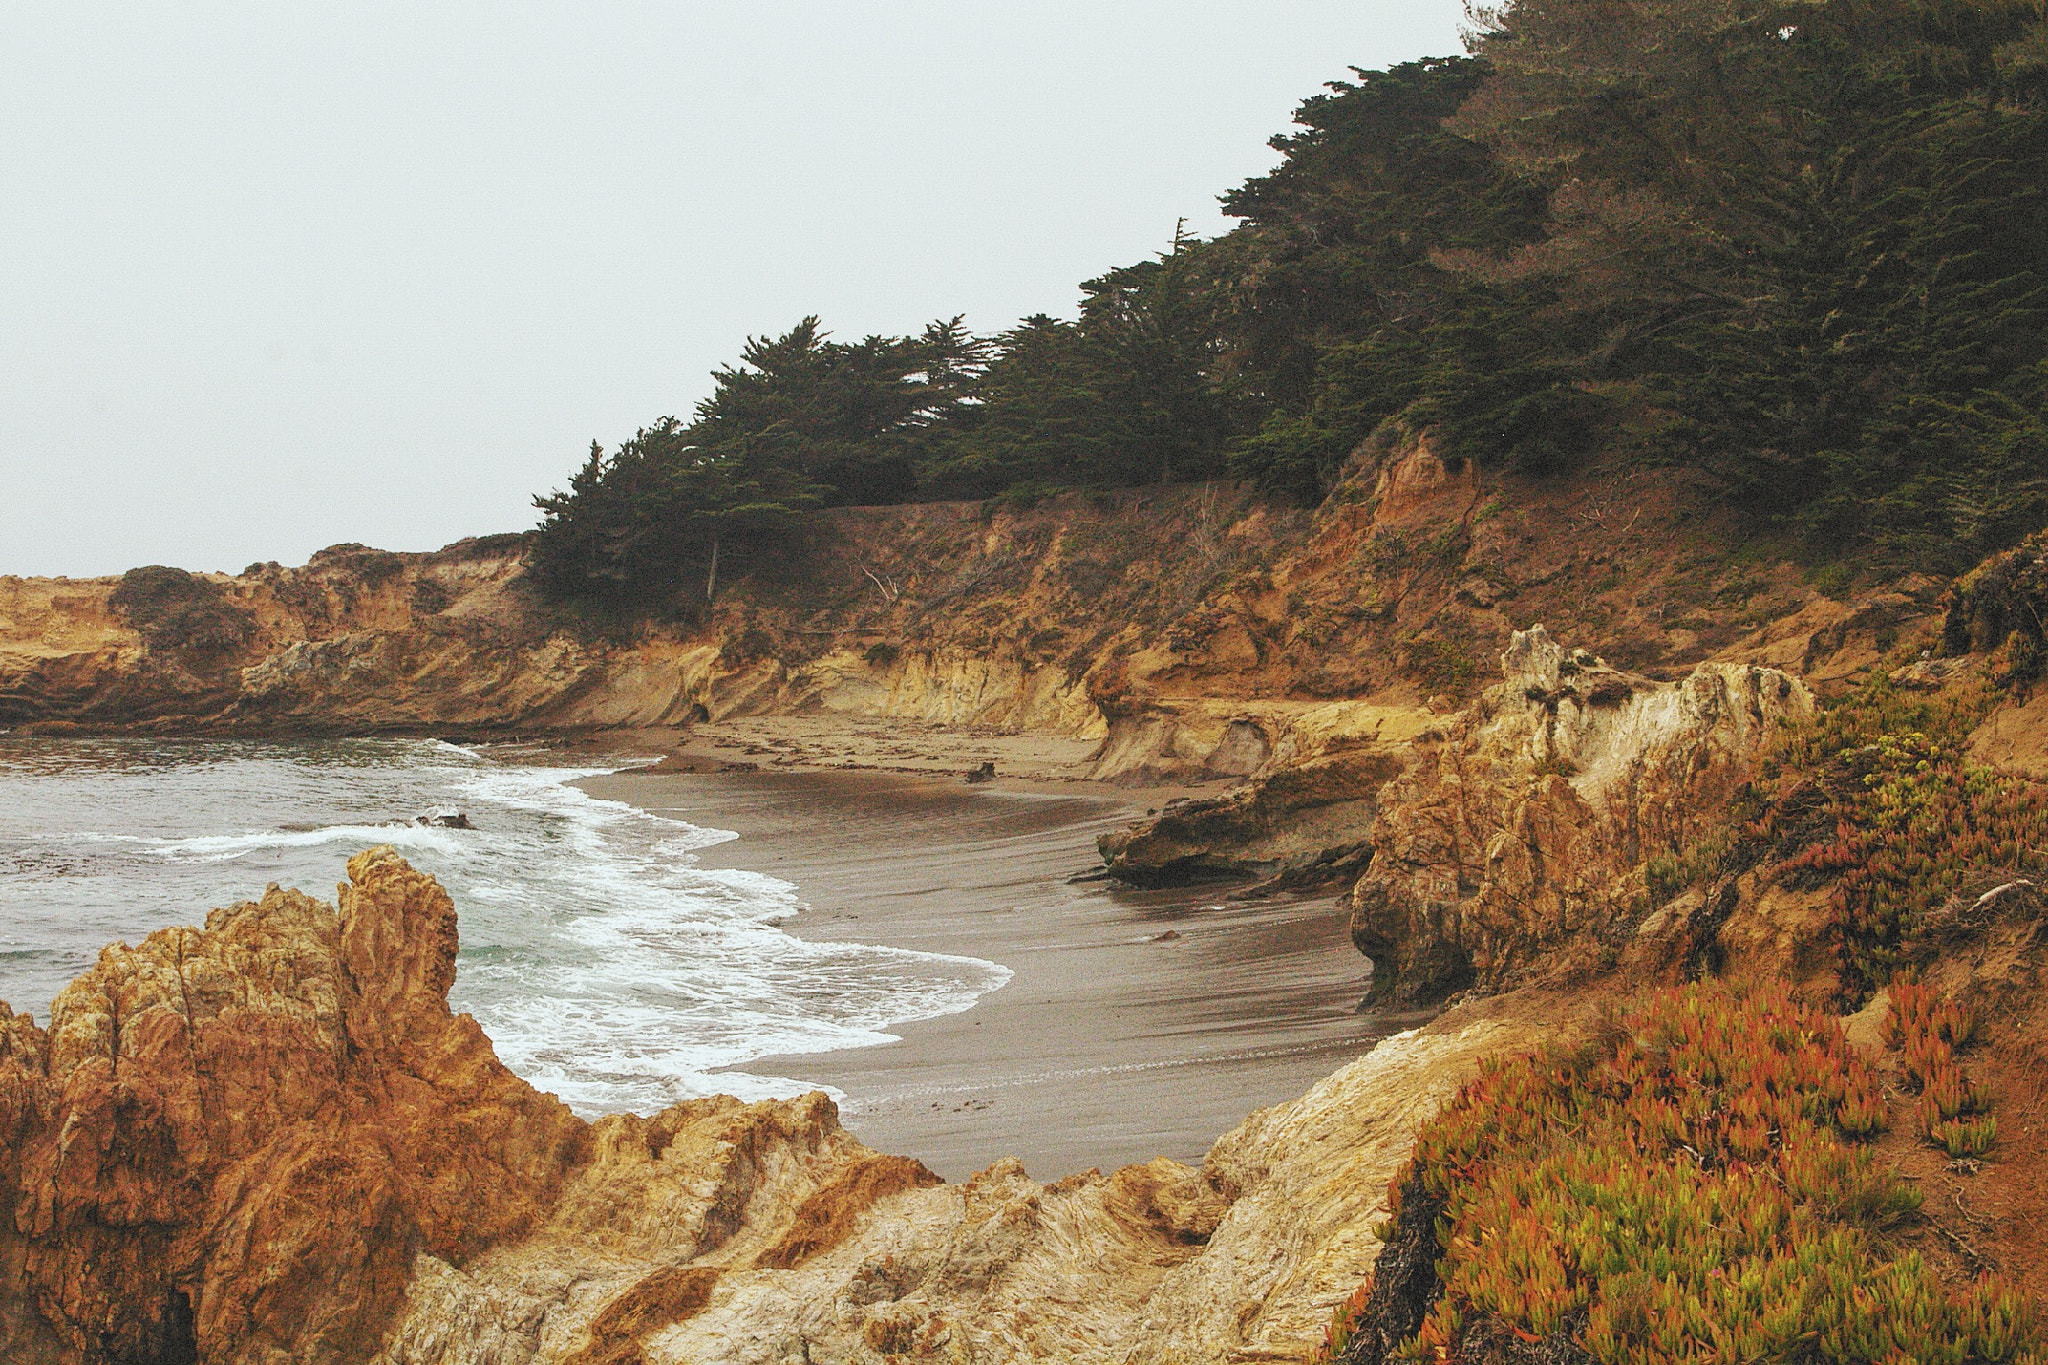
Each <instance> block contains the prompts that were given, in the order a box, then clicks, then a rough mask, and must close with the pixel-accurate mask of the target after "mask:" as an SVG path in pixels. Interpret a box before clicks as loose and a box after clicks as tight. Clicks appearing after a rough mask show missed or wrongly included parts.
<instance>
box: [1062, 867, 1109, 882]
mask: <svg viewBox="0 0 2048 1365" xmlns="http://www.w3.org/2000/svg"><path fill="white" fill-rule="evenodd" d="M1109 878H1110V871H1109V868H1108V866H1107V865H1105V864H1103V863H1097V864H1096V865H1095V866H1093V867H1091V868H1089V869H1088V870H1087V871H1086V872H1076V873H1075V874H1074V875H1073V876H1071V877H1069V878H1067V885H1068V886H1082V885H1084V884H1086V883H1088V882H1106V881H1108V880H1109Z"/></svg>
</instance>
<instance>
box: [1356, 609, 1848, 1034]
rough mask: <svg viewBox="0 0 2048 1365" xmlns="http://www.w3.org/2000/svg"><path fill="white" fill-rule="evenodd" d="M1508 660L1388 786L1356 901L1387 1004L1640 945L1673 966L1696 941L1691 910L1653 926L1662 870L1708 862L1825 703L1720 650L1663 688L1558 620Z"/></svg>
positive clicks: (1586, 972)
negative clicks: (1740, 794) (1734, 812)
mask: <svg viewBox="0 0 2048 1365" xmlns="http://www.w3.org/2000/svg"><path fill="white" fill-rule="evenodd" d="M1501 665H1502V670H1503V672H1504V673H1505V675H1506V676H1505V680H1504V681H1503V682H1501V683H1500V684H1498V685H1496V686H1495V687H1493V688H1490V689H1488V691H1487V692H1486V694H1485V695H1484V697H1482V698H1481V699H1480V701H1479V702H1478V704H1477V705H1475V706H1474V707H1473V708H1472V709H1471V710H1470V711H1467V712H1466V713H1464V714H1462V715H1461V716H1459V717H1458V718H1457V719H1456V720H1455V721H1453V722H1451V723H1449V724H1447V725H1445V726H1444V727H1443V728H1442V730H1441V731H1439V732H1438V733H1437V734H1436V735H1435V736H1433V737H1432V740H1433V742H1429V743H1425V744H1422V745H1419V746H1418V747H1417V750H1416V756H1415V761H1414V763H1413V765H1412V766H1411V768H1410V769H1409V771H1408V772H1406V773H1404V774H1403V775H1402V776H1401V777H1400V778H1398V779H1396V780H1395V781H1394V782H1393V783H1391V784H1390V785H1389V786H1388V788H1387V789H1386V790H1385V791H1383V792H1382V793H1381V795H1380V801H1379V814H1378V816H1377V817H1376V819H1375V822H1374V825H1373V828H1372V833H1371V836H1370V843H1371V865H1370V867H1369V869H1368V870H1367V871H1366V873H1365V875H1364V876H1363V877H1362V878H1361V879H1360V880H1359V882H1358V884H1357V885H1356V887H1354V889H1353V890H1352V892H1351V898H1350V899H1351V907H1352V910H1351V925H1352V937H1353V939H1354V941H1356V942H1357V944H1358V946H1359V949H1360V951H1362V952H1364V953H1365V954H1366V955H1367V956H1369V957H1371V958H1372V959H1373V963H1374V972H1373V997H1374V999H1375V1001H1376V1002H1379V1003H1382V1004H1387V1005H1399V1006H1414V1005H1417V1004H1427V1003H1430V1002H1433V1001H1436V1000H1440V999H1441V998H1443V997H1444V996H1445V995H1447V994H1449V993H1451V992H1453V991H1457V990H1462V989H1466V988H1469V987H1477V988H1480V989H1483V990H1499V989H1502V988H1503V987H1505V986H1507V985H1509V984H1511V983H1525V982H1529V981H1534V980H1546V979H1547V980H1551V981H1562V980H1569V979H1570V978H1571V977H1573V976H1574V975H1576V976H1578V977H1580V978H1586V977H1590V976H1592V975H1595V974H1597V973H1598V972H1600V971H1602V970H1604V969H1607V968H1611V967H1613V966H1615V965H1617V964H1618V963H1620V962H1621V961H1622V960H1623V959H1624V957H1625V956H1626V957H1630V958H1631V960H1632V962H1631V965H1632V966H1633V967H1634V968H1635V969H1636V970H1637V971H1638V972H1641V971H1643V970H1646V969H1652V968H1662V967H1668V966H1669V965H1671V964H1670V963H1669V962H1668V961H1663V960H1659V959H1660V956H1661V957H1669V955H1670V954H1671V953H1672V952H1682V951H1684V950H1685V949H1687V948H1690V947H1692V946H1694V945H1691V944H1689V943H1681V942H1680V940H1682V939H1683V936H1684V928H1685V926H1684V925H1682V924H1674V923H1672V922H1671V917H1669V916H1663V917H1660V918H1659V919H1658V920H1656V921H1655V922H1652V920H1651V912H1652V910H1653V909H1656V908H1659V907H1656V906H1653V905H1652V900H1653V890H1654V889H1653V888H1652V887H1651V886H1650V885H1649V884H1648V882H1647V881H1646V872H1647V869H1648V868H1649V867H1650V866H1651V865H1652V863H1653V860H1657V859H1664V860H1668V861H1671V862H1673V863H1679V862H1682V860H1685V859H1688V858H1698V857H1700V856H1702V854H1701V851H1702V849H1703V848H1710V847H1711V839H1712V836H1713V835H1715V834H1717V833H1718V832H1719V831H1720V830H1721V829H1722V828H1723V827H1725V825H1726V823H1727V820H1728V815H1727V808H1728V803H1729V801H1730V799H1731V798H1732V797H1733V796H1734V795H1735V793H1736V791H1737V790H1738V789H1739V788H1740V787H1741V786H1742V785H1743V784H1744V783H1745V782H1747V781H1748V780H1749V779H1750V778H1751V777H1753V776H1754V775H1755V773H1756V771H1757V768H1758V766H1759V764H1760V762H1761V760H1762V759H1763V757H1764V755H1765V754H1766V753H1767V752H1768V750H1769V746H1770V745H1771V743H1772V741H1773V740H1775V739H1776V738H1777V736H1778V734H1779V733H1780V731H1781V730H1782V729H1783V728H1784V727H1785V726H1787V725H1788V724H1792V723H1795V722H1797V721H1800V720H1803V719H1805V718H1806V717H1808V716H1810V715H1811V714H1812V712H1813V698H1812V696H1811V694H1810V693H1809V692H1808V691H1807V688H1806V686H1805V685H1804V684H1803V683H1801V682H1799V681H1798V680H1797V679H1795V678H1792V677H1790V676H1788V675H1786V674H1784V673H1781V672H1779V671H1778V670H1776V669H1770V668H1756V667H1745V666H1741V665H1734V664H1702V665H1700V666H1699V667H1698V668H1696V669H1694V670H1693V671H1692V672H1691V673H1690V674H1688V675H1687V676H1686V677H1685V678H1684V679H1683V680H1681V681H1679V682H1675V683H1658V682H1654V681H1652V680H1650V679H1647V678H1643V677H1640V676H1638V675H1632V674H1628V673H1624V672H1621V671H1619V670H1616V669H1612V668H1609V667H1608V666H1607V665H1606V664H1605V662H1604V661H1602V660H1600V659H1598V658H1596V657H1595V656H1593V655H1591V654H1589V653H1587V652H1585V651H1583V650H1577V651H1567V650H1565V649H1563V648H1562V647H1560V646H1559V645H1558V644H1556V643H1555V642H1554V641H1552V640H1551V638H1550V635H1549V633H1548V632H1547V631H1545V630H1544V629H1543V628H1542V627H1541V626H1538V627H1535V628H1532V629H1530V630H1527V631H1520V632H1517V633H1516V635H1515V636H1514V639H1513V642H1512V643H1511V644H1510V645H1509V647H1508V649H1507V651H1506V652H1505V653H1504V654H1503V655H1502V659H1501ZM1674 875H1675V874H1674ZM1684 880H1687V881H1689V880H1691V877H1689V876H1688V877H1686V878H1685V879H1684ZM1718 927H1719V926H1715V928H1718Z"/></svg>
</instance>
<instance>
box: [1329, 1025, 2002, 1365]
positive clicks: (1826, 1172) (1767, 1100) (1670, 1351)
mask: <svg viewBox="0 0 2048 1365" xmlns="http://www.w3.org/2000/svg"><path fill="white" fill-rule="evenodd" d="M1907 1002H1908V1003H1907V1005H1906V1007H1905V1009H1906V1010H1907V1011H1908V1012H1909V1013H1907V1014H1905V1015H1904V1016H1902V1017H1904V1018H1906V1019H1908V1020H1909V1022H1908V1023H1907V1024H1904V1025H1901V1027H1902V1028H1913V1029H1921V1031H1922V1032H1925V1031H1926V1029H1929V1028H1931V1030H1932V1036H1935V1037H1938V1038H1943V1039H1952V1038H1954V1037H1960V1036H1967V1033H1968V1030H1969V1023H1968V1019H1967V1016H1966V1015H1964V1014H1962V1012H1960V1011H1956V1010H1954V1009H1953V1007H1950V1006H1945V1005H1941V1004H1939V1003H1938V1002H1928V1001H1926V1000H1923V998H1922V997H1920V996H1918V995H1909V996H1908V997H1907ZM1912 1011H1918V1012H1917V1013H1913V1012H1912ZM1923 1019H1924V1020H1931V1021H1932V1022H1931V1024H1927V1025H1925V1026H1924V1027H1923V1025H1922V1024H1921V1023H1919V1022H1910V1021H1921V1020H1923ZM1902 1036H1903V1035H1902ZM1914 1036H1918V1035H1917V1034H1916V1035H1914ZM1950 1045H1951V1046H1952V1043H1951V1044H1950ZM1959 1112H1962V1111H1959ZM1884 1115H1885V1109H1884V1103H1883V1096H1882V1093H1881V1090H1880V1087H1879V1082H1878V1080H1877V1077H1876V1076H1875V1074H1874V1073H1873V1072H1872V1070H1871V1069H1870V1068H1869V1067H1868V1066H1866V1065H1865V1064H1864V1062H1863V1061H1862V1060H1861V1059H1860V1058H1858V1057H1857V1056H1856V1054H1855V1052H1854V1050H1853V1049H1852V1048H1851V1047H1850V1046H1849V1044H1848V1042H1847V1041H1846V1039H1845V1038H1844V1037H1843V1034H1842V1031H1841V1028H1840V1026H1839V1024H1838V1023H1837V1021H1836V1020H1835V1019H1834V1017H1832V1016H1831V1015H1828V1014H1826V1013H1824V1012H1822V1011H1820V1010H1817V1009H1814V1008H1811V1007H1809V1006H1806V1005H1803V1004H1801V1003H1799V1002H1797V1001H1795V1000H1793V999H1792V998H1791V996H1790V995H1789V994H1788V993H1787V992H1786V991H1785V990H1783V989H1782V988H1769V989H1758V990H1753V991H1738V990H1735V989H1732V988H1729V987H1727V986H1725V985H1720V984H1703V985H1695V986H1691V987H1687V988H1684V989H1682V990H1674V991H1668V992H1665V993H1663V994H1660V995H1658V996H1657V997H1655V998H1654V999H1653V1000H1652V1001H1651V1002H1650V1003H1649V1004H1648V1005H1647V1006H1645V1007H1644V1008H1643V1009H1642V1010H1641V1011H1640V1012H1638V1013H1636V1014H1633V1015H1631V1016H1629V1017H1627V1018H1626V1019H1625V1020H1623V1021H1622V1027H1621V1030H1620V1033H1619V1036H1618V1037H1617V1038H1616V1039H1614V1040H1613V1041H1611V1042H1609V1043H1607V1044H1605V1045H1602V1046H1599V1047H1596V1048H1590V1049H1586V1050H1582V1051H1579V1052H1575V1053H1551V1054H1548V1055H1541V1056H1533V1057H1524V1058H1520V1059H1516V1060H1511V1061H1496V1062H1492V1063H1489V1064H1488V1065H1486V1066H1484V1067H1483V1068H1482V1070H1481V1073H1480V1075H1479V1076H1478V1078H1477V1079H1475V1080H1474V1081H1472V1082H1471V1083H1470V1084H1468V1085H1467V1086H1466V1087H1465V1089H1464V1090H1463V1091H1462V1092H1461V1093H1460V1095H1459V1096H1458V1098H1457V1099H1456V1100H1455V1101H1454V1102H1452V1103H1451V1104H1450V1105H1449V1106H1448V1107H1447V1108H1446V1109H1445V1110H1444V1111H1443V1113H1442V1114H1441V1115H1439V1116H1438V1117H1437V1118H1436V1119H1435V1120H1433V1121H1432V1122H1431V1123H1429V1124H1428V1125H1427V1126H1426V1127H1425V1128H1424V1129H1423V1130H1422V1132H1421V1134H1420V1135H1419V1136H1418V1138H1417V1140H1416V1145H1415V1153H1414V1156H1413V1157H1412V1158H1411V1160H1410V1161H1409V1163H1408V1164H1407V1165H1406V1166H1405V1167H1404V1168H1403V1169H1402V1171H1401V1173H1400V1174H1399V1175H1398V1176H1397V1177H1396V1178H1395V1181H1394V1185H1393V1195H1392V1205H1393V1209H1394V1217H1393V1227H1394V1228H1395V1229H1397V1230H1394V1231H1390V1232H1389V1233H1388V1236H1389V1238H1390V1242H1391V1240H1392V1239H1394V1238H1397V1237H1399V1236H1400V1235H1401V1234H1400V1232H1399V1231H1398V1228H1399V1225H1400V1221H1401V1220H1402V1219H1403V1218H1412V1217H1424V1218H1429V1219H1431V1220H1432V1221H1433V1224H1434V1233H1435V1241H1436V1244H1437V1247H1438V1249H1439V1251H1440V1259H1438V1260H1437V1262H1436V1266H1435V1272H1434V1278H1433V1282H1432V1284H1431V1285H1430V1286H1429V1296H1428V1297H1429V1302H1428V1303H1427V1307H1426V1311H1425V1312H1423V1314H1422V1317H1421V1321H1420V1325H1419V1327H1418V1328H1417V1329H1416V1330H1414V1331H1413V1332H1410V1333H1407V1334H1406V1335H1405V1336H1404V1337H1403V1338H1402V1339H1401V1340H1400V1341H1399V1343H1398V1345H1396V1346H1395V1349H1394V1353H1395V1354H1397V1355H1399V1356H1401V1357H1404V1358H1407V1359H1412V1360H1439V1361H1454V1360H1459V1359H1478V1358H1489V1356H1490V1353H1489V1351H1488V1350H1487V1349H1486V1343H1488V1342H1499V1341H1502V1340H1513V1341H1516V1342H1519V1343H1521V1344H1522V1345H1524V1346H1527V1347H1528V1348H1529V1349H1530V1351H1532V1352H1535V1353H1537V1354H1532V1355H1531V1357H1530V1358H1531V1359H1539V1358H1547V1359H1569V1358H1579V1359H1583V1358H1586V1357H1587V1356H1590V1357H1591V1358H1593V1359H1595V1360H1599V1361H1603V1362H1615V1363H1616V1365H1621V1363H1623V1362H1626V1363H1627V1365H1663V1362H1675V1361H1685V1362H1705V1361H1727V1362H1750V1361H1761V1360H1795V1359H1796V1360H1812V1361H1873V1362H1876V1361H1890V1360H1904V1359H1913V1360H1918V1361H1923V1362H1935V1361H1939V1362H1942V1363H1943V1365H1967V1363H1968V1362H1975V1361H2015V1362H2021V1361H2026V1362H2033V1361H2035V1360H2037V1357H2036V1356H2035V1355H2034V1354H2033V1353H2034V1352H2035V1351H2037V1350H2038V1349H2039V1344H2038V1338H2037V1336H2036V1329H2035V1325H2034V1321H2033V1318H2032V1316H2031V1310H2030V1306H2029V1304H2028V1302H2027V1301H2026V1300H2025V1299H2024V1297H2023V1296H2021V1295H2020V1294H2018V1293H2017V1292H2015V1291H2014V1290H2013V1289H2012V1288H2010V1287H2009V1286H2008V1285H2006V1284H2005V1283H2004V1282H2002V1281H2000V1280H1998V1279H1996V1278H1991V1277H1987V1278H1985V1279H1982V1280H1979V1281H1978V1282H1976V1283H1975V1284H1973V1285H1969V1286H1966V1287H1963V1288H1960V1289H1957V1288H1952V1287H1950V1286H1949V1285H1947V1284H1946V1283H1944V1282H1943V1280H1942V1279H1941V1277H1940V1276H1939V1275H1937V1274H1936V1273H1935V1271H1934V1270H1933V1268H1932V1267H1930V1266H1929V1265H1927V1264H1926V1263H1925V1262H1923V1261H1922V1260H1921V1259H1920V1257H1919V1256H1918V1255H1917V1254H1913V1253H1907V1254H1904V1255H1896V1256H1895V1255H1891V1254H1889V1252H1888V1251H1887V1250H1886V1249H1885V1247H1884V1246H1883V1245H1882V1243H1881V1241H1880V1239H1879V1238H1878V1237H1877V1236H1876V1235H1875V1234H1876V1233H1878V1232H1879V1231H1880V1230H1881V1229H1883V1228H1884V1227H1885V1226H1886V1225H1888V1224H1890V1223H1892V1222H1895V1221H1896V1220H1898V1219H1900V1218H1901V1217H1903V1216H1905V1215H1907V1214H1910V1213H1912V1212H1913V1211H1915V1210H1916V1209H1917V1208H1918V1203H1919V1199H1918V1195H1917V1194H1916V1193H1915V1192H1914V1191H1913V1190H1912V1189H1911V1188H1910V1187H1908V1186H1906V1185H1905V1184H1904V1183H1902V1182H1901V1181H1899V1180H1897V1179H1895V1178H1894V1177H1893V1176H1891V1175H1890V1174H1889V1173H1888V1172H1887V1171H1886V1170H1885V1169H1884V1168H1882V1167H1881V1166H1880V1165H1879V1164H1878V1163H1877V1161H1876V1159H1875V1157H1874V1155H1873V1153H1872V1151H1871V1149H1870V1146H1869V1142H1868V1139H1869V1138H1870V1137H1871V1136H1873V1135H1874V1134H1875V1133H1877V1132H1878V1131H1879V1130H1880V1129H1881V1128H1882V1126H1883V1124H1884ZM1383 1263H1384V1262H1383ZM1366 1302H1367V1297H1366V1296H1365V1295H1364V1294H1361V1295H1359V1296H1356V1297H1354V1299H1353V1300H1352V1301H1351V1302H1350V1304H1348V1305H1347V1306H1346V1309H1345V1310H1344V1311H1341V1312H1340V1313H1339V1316H1338V1320H1337V1321H1336V1322H1335V1323H1333V1324H1332V1330H1331V1333H1330V1339H1329V1348H1328V1350H1327V1352H1326V1353H1325V1357H1324V1358H1325V1359H1326V1360H1329V1361H1357V1360H1365V1359H1377V1358H1378V1357H1377V1356H1376V1355H1369V1354H1362V1353H1361V1352H1362V1350H1363V1348H1364V1346H1365V1345H1366V1344H1369V1343H1370V1342H1372V1341H1374V1340H1378V1339H1382V1338H1376V1337H1375V1336H1374V1334H1373V1333H1372V1332H1369V1331H1365V1330H1362V1329H1361V1326H1360V1323H1359V1314H1360V1312H1361V1306H1362V1305H1364V1304H1365V1303H1366Z"/></svg>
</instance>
